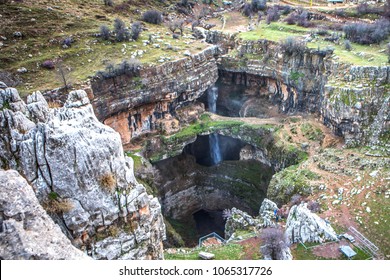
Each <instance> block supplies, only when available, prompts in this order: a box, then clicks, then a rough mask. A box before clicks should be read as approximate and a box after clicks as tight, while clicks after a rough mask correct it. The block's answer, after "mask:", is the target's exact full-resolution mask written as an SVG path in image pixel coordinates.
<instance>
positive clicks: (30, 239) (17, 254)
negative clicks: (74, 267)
mask: <svg viewBox="0 0 390 280" xmlns="http://www.w3.org/2000/svg"><path fill="white" fill-rule="evenodd" d="M0 185H1V188H0V209H1V212H0V213H1V216H0V258H1V259H8V260H10V259H19V260H20V259H24V260H29V259H30V260H31V259H34V260H37V259H40V260H42V259H88V256H87V255H86V254H84V253H83V252H82V251H80V250H78V249H76V248H75V247H74V246H72V244H71V242H70V240H69V239H68V238H67V237H66V236H65V235H64V234H63V233H62V232H61V229H60V227H59V226H58V225H56V224H55V223H54V222H53V220H52V219H51V218H50V217H49V215H47V213H46V212H45V210H44V209H43V208H42V206H41V205H40V204H39V202H38V199H37V198H36V196H35V194H34V191H33V188H32V187H31V186H29V185H28V183H27V181H26V180H25V179H24V178H23V177H22V176H20V175H19V174H18V172H16V171H14V170H9V171H4V170H0Z"/></svg>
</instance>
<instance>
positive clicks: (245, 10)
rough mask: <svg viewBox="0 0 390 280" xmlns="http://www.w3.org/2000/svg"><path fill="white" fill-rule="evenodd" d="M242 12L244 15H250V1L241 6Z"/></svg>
mask: <svg viewBox="0 0 390 280" xmlns="http://www.w3.org/2000/svg"><path fill="white" fill-rule="evenodd" d="M242 13H243V15H244V16H247V17H250V16H251V15H252V5H251V4H250V3H246V4H245V5H244V7H243V8H242Z"/></svg>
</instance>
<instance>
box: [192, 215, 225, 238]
mask: <svg viewBox="0 0 390 280" xmlns="http://www.w3.org/2000/svg"><path fill="white" fill-rule="evenodd" d="M193 217H194V220H195V223H196V231H197V236H198V237H199V238H200V237H202V236H205V235H207V234H209V233H212V232H215V233H217V234H218V235H220V236H221V237H224V235H225V220H224V219H223V217H222V210H215V211H208V210H205V209H201V210H199V211H197V212H195V213H194V214H193Z"/></svg>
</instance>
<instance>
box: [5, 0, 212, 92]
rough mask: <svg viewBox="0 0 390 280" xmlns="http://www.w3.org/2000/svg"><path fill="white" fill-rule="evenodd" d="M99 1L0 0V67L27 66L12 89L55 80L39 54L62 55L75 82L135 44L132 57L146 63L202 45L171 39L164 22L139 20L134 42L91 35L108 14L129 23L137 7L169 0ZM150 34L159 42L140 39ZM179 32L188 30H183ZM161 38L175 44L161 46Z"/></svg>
mask: <svg viewBox="0 0 390 280" xmlns="http://www.w3.org/2000/svg"><path fill="white" fill-rule="evenodd" d="M133 2H137V1H133ZM102 3H103V1H100V0H99V1H98V0H92V1H75V0H63V1H56V2H55V3H52V2H50V1H44V0H38V1H24V2H23V3H18V4H10V5H0V14H1V15H2V24H1V27H0V35H2V36H5V37H6V38H7V40H6V41H4V46H3V47H1V52H0V62H1V70H5V71H9V72H11V73H13V74H17V72H16V70H17V69H18V68H21V67H25V68H26V69H28V72H27V73H25V74H19V76H20V77H21V78H22V79H23V81H24V82H25V83H24V84H23V86H19V87H18V89H19V90H20V91H21V93H22V94H26V93H31V92H32V91H33V90H45V89H52V88H55V87H58V86H61V82H60V80H59V79H58V77H57V75H56V71H54V70H45V69H42V68H41V67H40V64H41V63H42V62H44V61H45V60H63V63H64V66H66V67H67V68H69V69H71V73H70V81H72V82H73V83H74V84H75V85H77V84H78V83H82V82H83V81H85V80H86V79H87V78H88V77H89V76H91V75H93V74H95V73H96V71H98V70H102V69H104V67H105V65H106V64H107V63H108V62H112V63H119V62H121V61H122V60H124V59H129V58H130V57H131V56H132V53H134V51H136V50H141V49H142V50H144V51H145V54H144V55H143V56H142V57H137V59H139V60H140V61H141V62H143V63H148V64H151V63H158V60H159V59H160V58H161V56H164V57H169V58H170V59H171V60H174V59H177V58H180V57H183V52H184V51H185V50H190V51H191V52H197V51H199V50H201V49H203V48H204V47H205V46H206V44H203V43H201V42H194V41H193V40H191V39H188V38H183V39H180V40H174V39H173V38H172V35H171V34H170V33H168V34H167V32H168V29H167V28H166V27H165V26H163V25H159V26H157V25H152V24H145V29H146V30H145V31H144V32H143V33H142V34H141V37H140V38H139V39H138V40H137V41H136V42H126V43H111V42H108V41H102V40H101V39H99V38H97V37H96V36H95V34H96V33H99V27H100V26H101V25H103V24H104V25H107V26H109V27H110V28H111V29H112V28H113V20H114V19H115V18H117V17H119V18H121V19H122V20H124V21H125V23H126V25H127V26H130V22H134V21H137V20H139V19H140V12H139V11H145V10H147V9H149V8H151V7H154V6H157V5H158V7H159V9H160V10H163V8H164V6H165V7H166V6H167V5H168V4H169V1H166V3H167V4H165V5H163V4H161V2H158V1H157V0H147V1H144V2H142V3H138V5H137V3H135V4H134V5H131V7H130V9H129V10H127V11H118V10H117V9H115V7H114V8H113V7H105V6H104V5H103V4H102ZM48 7H50V8H49V9H48ZM138 10H139V11H138ZM3 23H4V24H3ZM26 23H28V24H26ZM18 31H19V32H22V34H23V37H22V38H14V37H13V34H14V32H18ZM150 34H154V35H156V34H159V36H160V38H157V39H156V42H155V43H156V44H159V45H160V48H157V47H155V46H153V45H148V46H144V45H143V42H142V40H147V39H148V38H149V35H150ZM185 35H187V36H188V35H189V31H188V30H186V32H185ZM67 37H72V38H73V39H74V41H75V42H74V43H73V44H72V47H70V48H68V49H64V48H62V44H61V42H62V41H63V40H64V39H65V38H67ZM166 44H170V45H171V46H172V47H173V48H175V47H176V48H177V49H176V50H167V49H166V47H165V46H166Z"/></svg>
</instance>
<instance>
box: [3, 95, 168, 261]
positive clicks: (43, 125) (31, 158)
mask: <svg viewBox="0 0 390 280" xmlns="http://www.w3.org/2000/svg"><path fill="white" fill-rule="evenodd" d="M0 93H1V98H2V100H3V103H2V110H1V111H0V113H1V114H0V123H1V131H2V135H4V137H2V139H1V142H0V145H1V146H2V147H4V150H3V149H2V154H1V160H2V162H1V163H2V165H1V167H2V168H14V169H17V170H19V172H20V173H21V174H22V175H23V176H25V178H26V179H27V180H28V181H29V182H30V183H31V184H32V186H33V187H35V188H36V195H37V197H38V199H39V200H40V202H41V203H42V204H43V205H46V207H45V208H46V210H47V211H50V212H52V213H53V214H52V216H53V217H54V218H55V219H56V221H57V222H58V223H59V224H60V225H61V226H62V229H63V231H64V232H66V233H67V235H68V236H69V237H70V238H71V239H72V240H73V242H74V243H75V244H77V246H79V247H80V248H84V249H86V250H88V253H89V254H90V255H92V256H93V257H95V258H99V259H100V258H107V259H111V258H116V259H117V258H138V259H161V258H162V257H163V255H162V240H163V239H164V238H165V226H164V223H163V220H162V216H161V209H160V204H159V203H158V201H157V199H155V198H153V197H150V196H148V194H147V193H146V191H145V188H144V187H143V186H142V185H139V184H138V183H137V181H136V180H135V177H134V174H133V161H132V159H130V158H127V157H124V153H123V149H122V143H121V140H120V137H119V135H118V133H116V132H115V131H114V130H113V129H111V128H110V127H108V126H105V125H103V124H102V123H100V122H99V121H98V120H97V119H96V117H95V115H94V113H93V109H92V105H91V104H90V102H89V99H88V97H87V94H86V93H85V92H84V91H73V92H71V93H70V94H69V97H68V99H67V101H66V103H65V106H64V107H63V108H59V109H53V110H50V109H49V108H48V106H47V103H46V102H44V100H43V98H42V96H41V94H40V93H39V92H38V93H35V94H34V95H32V96H31V97H28V99H27V100H28V102H29V103H28V104H27V106H26V105H25V104H24V102H23V101H21V100H20V98H19V95H18V94H17V92H16V90H15V89H10V88H6V89H5V90H3V89H0ZM4 104H5V105H6V106H5V105H4ZM35 121H37V123H35ZM3 133H4V134H3ZM64 201H66V202H67V203H68V204H70V207H65V208H66V209H65V208H64V207H62V206H63V203H64ZM97 237H99V238H97ZM97 239H99V240H101V241H97ZM113 247H115V248H117V250H116V253H114V252H113V250H111V249H112V248H113ZM118 248H119V249H118Z"/></svg>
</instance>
